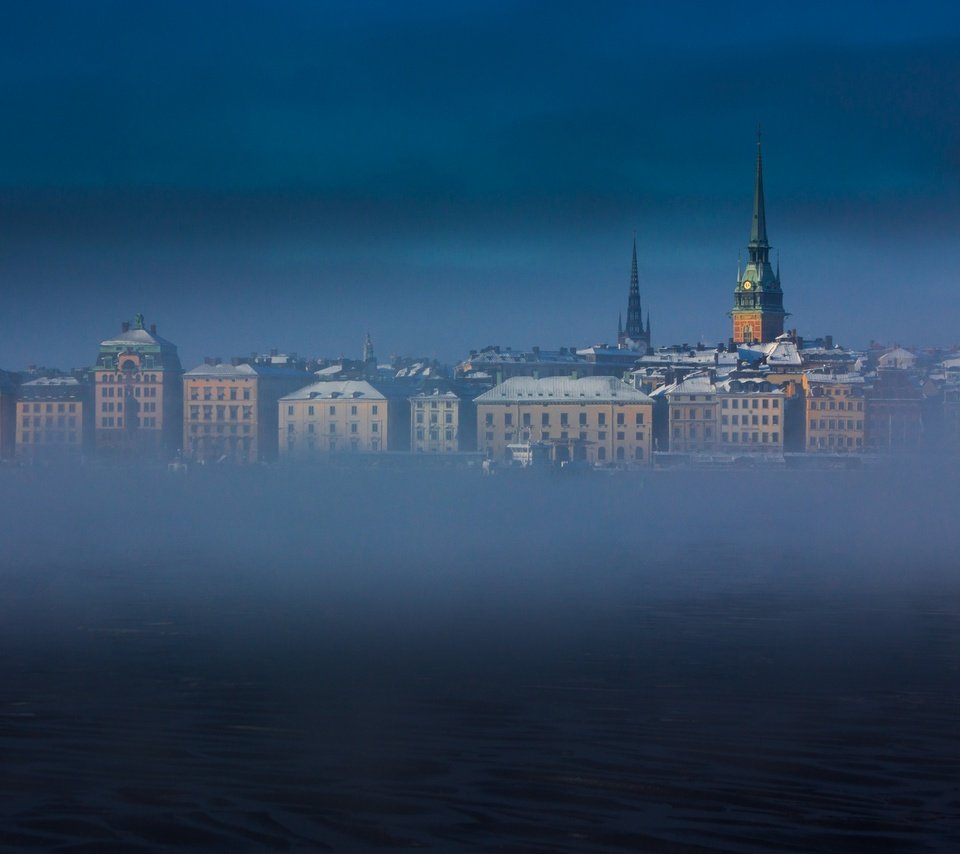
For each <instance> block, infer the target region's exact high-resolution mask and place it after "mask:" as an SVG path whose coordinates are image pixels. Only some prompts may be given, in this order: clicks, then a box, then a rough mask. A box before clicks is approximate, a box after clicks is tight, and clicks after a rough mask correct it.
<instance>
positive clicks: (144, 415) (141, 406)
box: [94, 354, 183, 454]
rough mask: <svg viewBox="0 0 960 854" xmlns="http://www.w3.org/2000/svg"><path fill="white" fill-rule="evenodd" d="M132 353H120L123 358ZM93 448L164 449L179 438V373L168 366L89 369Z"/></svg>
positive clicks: (172, 446)
mask: <svg viewBox="0 0 960 854" xmlns="http://www.w3.org/2000/svg"><path fill="white" fill-rule="evenodd" d="M129 359H133V360H136V361H137V362H138V364H139V360H138V357H137V356H136V355H135V354H130V355H125V356H124V360H129ZM94 380H95V383H94V417H95V422H94V423H95V434H96V447H97V451H98V452H107V453H110V452H129V453H142V452H146V453H150V454H154V453H155V454H169V453H172V452H173V451H176V450H177V449H178V448H179V446H180V440H181V436H182V434H181V427H180V425H181V408H182V405H183V403H182V397H181V394H182V393H181V385H180V374H179V373H178V372H174V371H167V370H145V371H140V370H139V368H138V369H137V370H133V371H116V370H105V369H102V368H98V369H97V370H96V371H95V372H94Z"/></svg>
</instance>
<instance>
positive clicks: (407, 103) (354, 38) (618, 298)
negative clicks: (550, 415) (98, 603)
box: [0, 0, 960, 368]
mask: <svg viewBox="0 0 960 854" xmlns="http://www.w3.org/2000/svg"><path fill="white" fill-rule="evenodd" d="M8 6H9V7H8V8H5V9H4V18H5V20H4V27H3V30H2V32H0V80H2V83H3V85H2V87H0V115H2V116H3V119H4V121H3V128H4V132H3V134H2V135H0V287H2V288H3V291H2V293H3V296H4V299H3V311H2V314H0V317H2V334H0V366H2V367H6V368H17V367H22V366H24V365H26V364H28V363H44V364H58V365H60V366H64V367H69V366H78V365H83V364H89V363H90V362H92V361H93V358H94V356H95V352H96V346H97V343H98V341H99V340H100V339H101V338H103V337H105V336H106V335H108V334H109V333H111V332H112V331H113V330H114V329H115V328H116V327H117V326H118V324H119V323H120V321H121V320H122V319H124V318H127V317H130V316H132V315H133V314H134V313H135V312H137V311H142V312H144V313H145V314H146V315H147V320H148V322H149V321H156V322H157V323H158V324H159V326H160V330H161V333H162V334H165V335H166V336H167V337H169V338H170V339H171V340H173V341H175V342H176V343H177V344H178V345H179V346H180V350H181V356H182V358H183V361H184V363H185V364H186V365H187V366H190V365H191V364H193V363H195V362H197V361H198V360H199V359H200V358H202V357H203V356H204V355H222V356H229V355H232V354H237V353H246V352H249V351H251V350H255V349H257V350H262V349H266V348H269V347H273V346H275V347H279V348H281V349H285V350H297V351H299V352H301V353H306V354H310V355H316V354H327V355H337V354H339V353H344V354H347V355H355V354H356V353H357V352H358V351H359V349H360V345H361V342H362V339H363V336H364V334H365V333H366V332H367V330H369V331H370V333H371V334H372V336H373V338H374V342H375V344H376V346H377V350H378V353H379V354H380V355H383V356H385V355H387V354H389V353H424V354H427V355H434V356H437V357H439V358H442V359H445V360H454V359H456V358H458V357H459V356H461V355H463V354H464V353H465V352H466V351H467V350H469V349H470V348H471V347H478V346H483V345H485V344H488V343H494V342H497V343H502V344H509V345H513V346H516V347H524V346H529V345H532V344H540V345H542V346H544V347H553V346H559V345H561V344H565V345H568V344H577V345H586V344H590V343H595V342H598V341H602V340H609V339H611V338H612V337H613V336H614V334H615V331H616V322H617V314H618V312H620V311H622V310H624V309H625V305H626V296H627V287H628V284H629V253H630V241H631V236H632V233H633V231H634V229H636V230H637V232H638V245H639V254H640V274H641V294H642V298H643V304H644V309H645V310H647V309H649V310H650V311H651V312H652V316H653V332H654V339H655V343H666V342H672V341H695V340H697V339H702V340H705V341H708V342H716V341H721V340H725V339H726V338H727V337H728V335H729V321H728V319H727V317H726V312H727V310H728V309H729V307H730V304H731V301H732V289H733V285H734V275H735V272H736V265H737V253H738V251H741V250H742V247H743V246H744V244H745V242H746V239H747V236H748V231H749V219H750V204H751V193H752V180H753V165H754V156H755V146H754V138H755V129H756V125H757V122H758V121H760V122H762V123H763V127H764V140H765V145H764V162H765V183H766V189H767V216H768V225H769V230H770V238H771V242H772V243H773V244H774V245H775V247H776V249H780V250H781V252H782V271H783V286H784V291H785V304H786V306H787V308H788V310H789V311H791V312H793V317H792V318H790V319H789V322H790V324H791V325H794V326H797V327H798V328H799V329H800V331H801V333H803V334H807V335H817V334H822V333H826V332H829V333H832V334H833V335H834V336H835V337H836V338H837V339H838V340H840V341H844V342H847V343H849V344H852V345H856V346H860V345H865V344H866V343H867V341H868V340H869V339H870V338H877V339H880V340H886V341H894V340H896V341H898V342H900V343H902V344H908V345H909V344H914V343H916V344H941V345H950V344H954V343H957V342H958V341H960V331H958V330H960V327H958V318H960V272H958V271H960V243H958V234H960V13H957V12H956V10H955V8H954V6H953V4H949V3H913V4H903V3H899V2H898V3H892V2H880V3H870V4H862V5H857V4H840V3H836V2H833V3H829V4H828V3H822V2H813V3H805V4H803V5H802V8H800V4H794V3H790V4H770V3H768V4H762V3H761V4H758V3H743V4H715V3H709V4H708V3H694V2H674V3H671V4H663V3H658V4H640V3H603V2H593V3H590V4H583V5H582V7H581V8H580V10H579V11H571V10H570V9H567V8H565V7H564V5H563V4H546V3H544V4H524V3H515V2H513V3H496V2H483V3H474V4H470V3H457V4H453V3H449V2H444V3H440V2H435V3H402V4H401V3H395V2H379V3H362V2H360V3H358V2H353V3H344V4H336V5H335V4H324V3H284V2H276V0H275V2H270V3H267V2H230V3H227V2H206V3H197V2H192V3H186V2H180V0H168V1H167V2H164V3H129V2H126V0H123V2H120V1H119V0H118V2H97V1H96V0H89V2H85V3H75V2H69V3H66V2H65V3H45V2H34V3H30V4H21V5H20V6H19V7H14V6H13V5H12V4H8Z"/></svg>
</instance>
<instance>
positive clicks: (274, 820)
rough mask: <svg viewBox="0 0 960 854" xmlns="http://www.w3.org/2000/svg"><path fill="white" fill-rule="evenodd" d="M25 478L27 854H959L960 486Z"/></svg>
mask: <svg viewBox="0 0 960 854" xmlns="http://www.w3.org/2000/svg"><path fill="white" fill-rule="evenodd" d="M957 483H958V478H957V477H956V472H955V471H953V470H951V469H950V468H949V467H945V468H941V469H939V470H933V471H929V470H927V471H924V472H922V473H920V474H917V473H916V472H915V471H913V470H912V469H911V470H908V469H900V470H894V471H882V472H821V473H799V472H788V473H786V474H781V475H778V476H776V477H773V476H770V475H762V474H756V473H750V472H740V473H719V472H718V473H708V474H697V475H693V474H688V473H682V472H670V473H663V474H650V475H647V476H646V477H645V478H643V479H638V478H635V477H626V476H621V477H610V478H607V477H596V478H590V477H587V478H580V479H576V478H575V479H570V480H566V479H559V478H542V479H541V478H522V479H521V478H513V479H509V478H502V479H499V480H498V479H497V478H488V479H482V478H480V477H479V476H476V475H473V474H468V473H459V472H441V471H437V472H424V473H400V472H389V471H387V472H363V471H361V472H350V473H338V472H331V471H327V470H316V471H311V472H285V471H282V470H269V471H263V472H261V471H257V472H245V473H236V472H233V473H225V472H213V471H211V472H202V473H201V472H192V473H191V474H190V475H189V476H188V477H187V478H184V479H179V478H171V477H169V476H166V475H165V474H163V473H150V472H147V473H136V472H121V471H87V472H82V473H77V474H72V475H69V476H67V477H63V476H60V475H56V474H55V473H51V472H23V471H4V472H2V473H0V490H2V493H0V494H2V496H3V499H4V514H3V522H2V525H3V529H2V533H3V544H4V549H3V558H2V564H0V644H2V646H0V651H2V658H0V804H2V806H0V843H2V848H3V849H4V850H15V849H18V848H23V849H54V850H61V851H91V852H94V851H96V852H100V851H111V850H117V851H120V850H123V851H130V850H156V849H157V848H185V849H196V850H209V849H215V850H250V849H271V850H325V849H327V850H338V851H357V850H368V849H380V848H427V849H433V850H437V851H455V850H482V851H487V850H489V851H494V850H495V851H634V850H643V851H761V850H770V849H776V850H795V851H851V850H852V851H871V852H873V851H932V850H942V851H951V850H960V749H958V748H960V736H958V732H960V726H958V725H960V571H958V545H960V532H958V527H960V526H958V524H957V523H958V519H960V514H958V511H957V508H958V507H960V504H958V503H957V499H958V498H960V487H958V486H957Z"/></svg>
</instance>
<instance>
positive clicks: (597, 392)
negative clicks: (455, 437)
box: [476, 377, 651, 403]
mask: <svg viewBox="0 0 960 854" xmlns="http://www.w3.org/2000/svg"><path fill="white" fill-rule="evenodd" d="M527 400H531V401H537V402H541V403H546V402H547V401H550V400H553V401H563V400H570V401H574V400H576V401H583V402H586V401H588V400H589V401H590V402H591V403H606V402H613V401H616V402H622V403H650V402H651V400H650V398H649V397H648V396H647V395H645V394H644V393H643V392H642V391H638V390H637V389H635V388H634V387H633V386H629V385H627V384H626V383H625V382H624V381H623V380H621V379H617V378H616V377H581V378H579V379H573V378H572V377H544V378H542V379H536V378H534V377H513V378H512V379H509V380H506V381H505V382H502V383H500V385H498V386H495V387H494V388H492V389H490V391H488V392H484V393H483V394H481V395H480V396H479V397H478V398H477V400H476V402H477V403H504V402H507V401H516V402H520V401H527Z"/></svg>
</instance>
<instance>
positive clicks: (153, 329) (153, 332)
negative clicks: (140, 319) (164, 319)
mask: <svg viewBox="0 0 960 854" xmlns="http://www.w3.org/2000/svg"><path fill="white" fill-rule="evenodd" d="M150 334H151V335H156V334H157V324H156V323H151V324H150Z"/></svg>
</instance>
